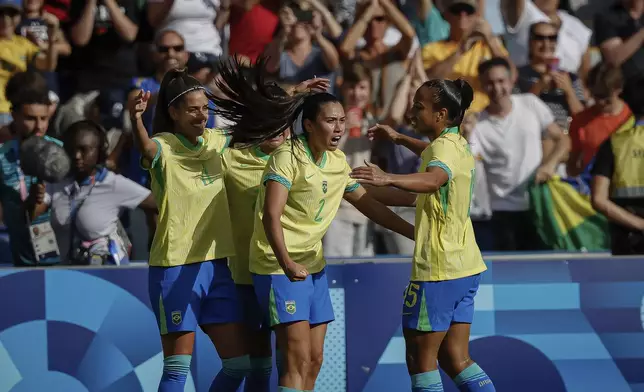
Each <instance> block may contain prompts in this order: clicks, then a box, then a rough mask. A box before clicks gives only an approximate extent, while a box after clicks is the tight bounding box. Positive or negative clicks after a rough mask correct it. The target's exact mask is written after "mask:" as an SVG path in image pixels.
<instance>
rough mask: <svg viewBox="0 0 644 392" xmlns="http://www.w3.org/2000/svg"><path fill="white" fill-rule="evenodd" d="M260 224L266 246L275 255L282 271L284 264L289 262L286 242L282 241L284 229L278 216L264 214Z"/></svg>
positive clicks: (284, 267)
mask: <svg viewBox="0 0 644 392" xmlns="http://www.w3.org/2000/svg"><path fill="white" fill-rule="evenodd" d="M262 224H263V225H264V232H265V233H266V239H267V240H268V244H269V245H270V246H271V249H273V253H275V258H276V259H277V262H278V263H279V265H280V267H282V269H284V270H286V264H287V263H288V261H289V260H290V257H289V255H288V250H287V249H286V242H285V241H284V229H283V228H282V222H281V220H280V217H279V216H277V217H276V216H273V214H270V213H267V212H264V216H263V217H262Z"/></svg>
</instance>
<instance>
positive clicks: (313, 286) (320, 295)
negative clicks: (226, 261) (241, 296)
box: [253, 270, 335, 327]
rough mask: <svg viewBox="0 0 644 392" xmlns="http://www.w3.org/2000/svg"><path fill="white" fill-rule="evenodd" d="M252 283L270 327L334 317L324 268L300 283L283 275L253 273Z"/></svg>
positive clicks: (320, 321)
mask: <svg viewBox="0 0 644 392" xmlns="http://www.w3.org/2000/svg"><path fill="white" fill-rule="evenodd" d="M253 284H254V286H255V294H256V295H257V301H258V302H259V306H260V307H261V309H262V313H263V314H264V317H265V318H266V320H268V325H269V326H270V327H274V326H276V325H279V324H284V323H292V322H295V321H308V322H309V324H311V325H315V324H323V323H329V322H331V321H333V320H334V319H335V316H334V314H333V305H332V304H331V295H330V293H329V282H328V281H327V278H326V270H322V271H320V272H317V273H314V274H311V275H309V276H307V277H306V279H305V280H303V281H299V282H291V281H290V280H289V278H288V277H287V276H286V275H256V274H253Z"/></svg>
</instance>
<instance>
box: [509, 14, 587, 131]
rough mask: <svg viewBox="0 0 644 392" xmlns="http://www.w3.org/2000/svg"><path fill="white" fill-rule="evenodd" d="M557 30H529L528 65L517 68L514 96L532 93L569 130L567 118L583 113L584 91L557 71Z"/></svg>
mask: <svg viewBox="0 0 644 392" xmlns="http://www.w3.org/2000/svg"><path fill="white" fill-rule="evenodd" d="M558 37H559V29H558V28H557V26H555V25H554V24H552V23H548V22H538V23H535V24H533V25H532V26H530V45H529V46H530V52H529V56H528V57H529V59H530V62H529V63H528V64H526V65H524V66H522V67H519V69H518V71H519V78H518V80H517V85H516V90H518V91H516V92H520V93H532V94H534V95H536V96H538V97H539V98H541V100H542V101H543V102H545V104H546V105H548V107H549V108H550V110H551V111H552V113H553V114H554V116H555V122H556V123H557V125H559V126H560V127H561V128H562V129H568V125H569V122H570V121H569V120H570V117H571V116H573V115H575V114H577V113H579V112H581V111H582V110H584V104H583V102H584V101H585V98H584V88H583V86H582V83H581V80H580V79H579V77H578V76H577V75H576V74H574V73H570V72H567V71H564V70H562V69H561V68H560V65H561V62H560V59H559V58H558V57H556V47H557V39H558Z"/></svg>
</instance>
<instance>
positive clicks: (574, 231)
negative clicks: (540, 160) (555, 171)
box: [529, 177, 610, 251]
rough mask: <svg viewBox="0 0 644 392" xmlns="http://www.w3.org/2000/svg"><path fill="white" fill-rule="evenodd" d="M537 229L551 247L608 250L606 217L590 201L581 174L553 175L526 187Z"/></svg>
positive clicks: (570, 249) (573, 249) (542, 238)
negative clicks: (570, 176)
mask: <svg viewBox="0 0 644 392" xmlns="http://www.w3.org/2000/svg"><path fill="white" fill-rule="evenodd" d="M529 193H530V204H531V210H532V213H533V214H534V221H535V222H536V226H537V232H538V233H539V236H540V237H541V240H542V241H543V242H544V244H545V245H546V246H547V247H548V248H550V249H553V250H564V251H604V250H607V249H610V236H609V231H608V220H607V219H606V217H604V216H603V215H601V214H599V213H598V212H597V211H595V210H594V209H593V207H592V205H591V203H590V192H589V189H588V185H587V183H586V182H585V181H584V180H582V179H581V178H580V177H575V178H566V179H562V178H560V177H553V178H552V179H551V180H550V181H548V182H546V183H544V184H534V185H531V186H530V187H529Z"/></svg>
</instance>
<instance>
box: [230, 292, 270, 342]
mask: <svg viewBox="0 0 644 392" xmlns="http://www.w3.org/2000/svg"><path fill="white" fill-rule="evenodd" d="M236 286H237V298H238V299H239V305H240V306H241V312H242V318H243V322H244V324H246V325H247V326H248V327H249V328H250V329H251V330H253V331H259V330H261V329H264V328H268V323H267V322H266V321H265V318H264V313H263V312H262V308H261V307H260V306H259V302H257V295H255V288H254V287H253V285H251V284H238V285H236Z"/></svg>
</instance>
